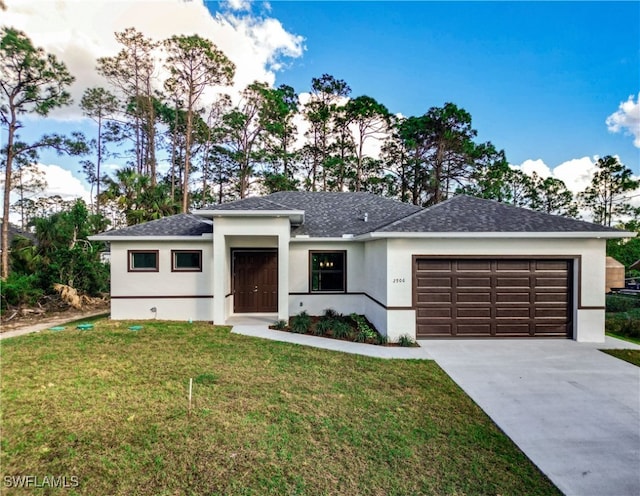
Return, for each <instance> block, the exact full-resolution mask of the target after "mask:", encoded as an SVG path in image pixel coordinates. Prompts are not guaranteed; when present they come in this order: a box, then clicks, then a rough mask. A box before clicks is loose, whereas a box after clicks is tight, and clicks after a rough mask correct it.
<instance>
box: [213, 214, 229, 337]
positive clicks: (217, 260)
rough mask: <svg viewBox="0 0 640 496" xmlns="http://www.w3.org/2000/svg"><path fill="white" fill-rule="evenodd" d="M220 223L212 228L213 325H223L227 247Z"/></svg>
mask: <svg viewBox="0 0 640 496" xmlns="http://www.w3.org/2000/svg"><path fill="white" fill-rule="evenodd" d="M221 224H223V223H222V222H218V221H216V223H215V225H214V228H213V274H211V277H212V278H213V323H214V324H218V325H222V324H224V323H225V320H226V315H225V297H224V295H225V267H226V260H225V258H226V256H227V246H226V242H225V236H224V232H223V231H224V230H223V229H222V225H221Z"/></svg>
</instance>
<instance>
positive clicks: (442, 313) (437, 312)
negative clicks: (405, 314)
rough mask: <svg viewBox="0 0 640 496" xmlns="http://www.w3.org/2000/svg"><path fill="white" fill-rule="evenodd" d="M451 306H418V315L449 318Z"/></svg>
mask: <svg viewBox="0 0 640 496" xmlns="http://www.w3.org/2000/svg"><path fill="white" fill-rule="evenodd" d="M451 311H452V309H451V307H446V308H439V307H422V308H418V310H417V312H418V317H424V318H442V317H444V318H447V319H450V318H451Z"/></svg>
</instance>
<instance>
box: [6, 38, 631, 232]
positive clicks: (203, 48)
mask: <svg viewBox="0 0 640 496" xmlns="http://www.w3.org/2000/svg"><path fill="white" fill-rule="evenodd" d="M115 37H116V40H117V41H118V43H119V44H120V47H121V48H120V50H119V51H118V52H117V53H116V54H114V55H113V56H110V57H103V58H101V59H99V60H98V64H97V71H98V72H99V73H100V74H101V75H103V76H104V77H105V78H106V81H107V82H108V84H109V87H108V88H89V89H87V90H86V91H85V94H84V96H83V98H82V102H81V107H82V109H83V111H84V113H85V115H86V116H88V117H90V118H91V119H93V120H94V121H95V123H96V126H97V133H96V139H95V140H94V142H93V150H94V157H95V159H94V160H83V161H81V162H80V163H81V165H82V167H83V169H84V172H85V174H86V176H87V178H88V181H89V183H90V184H91V185H92V187H93V186H94V185H95V187H96V188H95V189H96V198H97V199H96V203H95V208H96V210H95V211H96V212H98V213H99V212H101V211H102V210H103V202H109V204H108V205H106V204H104V209H105V213H106V214H107V215H112V216H113V218H114V220H117V219H118V218H119V217H120V218H123V219H124V222H126V223H136V222H140V221H142V220H145V219H147V218H148V217H149V218H153V217H154V216H158V215H164V214H165V213H170V212H174V211H176V204H179V205H181V209H180V210H181V211H188V210H189V208H191V207H193V206H195V207H196V208H201V207H203V206H205V205H207V204H210V203H212V202H214V203H215V202H224V201H229V200H234V199H238V198H244V197H246V196H248V195H250V194H256V193H258V192H265V191H266V192H273V191H281V190H294V189H298V188H304V189H307V190H311V191H369V192H373V193H376V194H381V195H386V196H389V197H393V198H398V199H399V200H401V201H405V202H411V203H414V204H416V205H422V206H429V205H433V204H436V203H439V202H441V201H443V200H445V199H447V198H449V197H450V196H452V195H454V194H459V193H466V194H471V195H476V196H480V197H484V198H491V199H495V200H498V201H502V202H508V203H511V204H514V205H517V206H523V207H527V208H532V209H536V210H541V211H544V212H548V213H556V214H561V215H568V216H576V215H578V213H579V212H578V209H577V206H576V205H577V203H576V201H575V199H574V198H573V195H572V193H571V192H570V191H569V190H568V189H567V188H566V185H564V183H562V182H561V181H559V180H557V179H553V178H545V179H543V178H540V177H537V176H535V175H534V176H530V175H527V174H525V173H523V172H522V171H520V170H518V169H516V168H513V167H510V166H509V164H508V161H507V159H506V156H505V153H504V151H503V150H500V149H498V148H496V147H495V146H494V145H493V144H492V143H490V142H486V143H482V142H477V141H476V138H477V134H478V133H477V131H476V129H475V128H474V127H473V125H472V119H471V115H470V114H469V113H468V112H467V111H466V110H465V109H462V108H460V107H458V106H456V105H455V104H453V103H445V104H444V105H443V106H441V107H440V106H433V107H431V108H429V109H427V111H426V112H425V113H424V114H422V115H419V116H399V115H395V116H394V115H392V114H391V113H390V112H389V110H388V109H387V108H386V107H385V105H384V104H383V103H382V102H378V101H377V100H375V99H374V98H373V97H370V96H367V95H359V96H355V97H352V95H351V88H350V87H349V85H348V84H347V82H346V81H344V80H342V79H339V78H337V77H335V76H333V75H331V74H322V75H321V76H319V77H316V78H313V79H312V80H311V81H310V86H309V88H306V89H304V88H303V91H304V90H306V91H305V93H307V94H306V96H305V97H304V98H299V96H298V94H297V93H296V90H295V89H294V88H292V87H290V86H287V85H280V86H278V87H273V88H272V87H269V86H268V85H267V84H265V83H263V82H254V83H252V84H250V85H249V86H247V88H245V89H244V91H243V92H242V93H241V94H240V95H237V97H235V98H231V97H230V96H229V95H225V94H224V93H223V90H224V89H225V87H226V86H228V85H230V84H231V83H232V81H233V77H234V72H235V66H234V65H233V63H232V62H231V61H230V60H229V59H228V58H227V57H226V56H225V54H224V53H222V52H221V51H220V50H219V49H218V48H217V47H216V46H215V45H214V44H213V42H211V41H210V40H206V39H204V38H201V37H199V36H197V35H193V36H174V37H172V38H170V39H168V40H164V41H158V40H151V39H149V38H147V37H145V36H144V35H143V34H142V33H140V32H138V31H136V30H135V29H134V28H129V29H126V30H125V31H123V32H120V33H115ZM7 46H9V45H7ZM40 55H41V56H42V57H44V54H42V53H41V54H40ZM6 58H7V60H8V61H9V62H11V60H12V59H11V57H6ZM45 58H46V57H45ZM47 60H55V59H47ZM160 60H163V61H164V63H163V65H162V66H161V65H160V62H159V61H160ZM43 63H45V62H43ZM56 64H58V65H57V66H56V67H57V68H58V69H60V64H59V63H57V61H56ZM7 67H9V64H5V65H4V66H3V70H4V71H7V70H8V69H7ZM62 67H63V66H62ZM65 70H66V69H65ZM61 78H62V79H63V81H61V82H60V85H59V86H60V88H63V87H64V86H65V85H68V84H69V83H70V81H72V79H73V78H72V76H71V75H69V74H68V73H67V74H66V75H61ZM9 79H10V78H9V77H6V78H3V84H4V86H3V88H4V87H7V83H4V81H5V80H7V81H8V80H9ZM60 88H59V89H58V91H62V90H61V89H60ZM5 94H6V92H5ZM64 95H66V96H64V97H63V96H62V94H61V95H58V97H56V96H55V94H53V93H52V94H51V97H52V102H56V101H57V100H59V102H58V103H55V104H53V106H55V105H62V104H65V103H67V100H68V94H66V93H64ZM56 98H57V100H56ZM4 108H5V109H9V106H7V105H5V106H4ZM49 108H52V107H48V106H47V105H45V106H44V107H43V109H45V110H43V112H41V113H44V114H45V115H46V112H48V110H47V109H49ZM34 109H35V107H34ZM33 111H35V110H33ZM3 116H5V117H6V118H5V122H6V123H8V122H9V120H10V119H11V114H10V112H9V113H7V112H5V113H4V114H3ZM7 126H8V124H7ZM8 127H9V126H8ZM15 131H16V128H15V127H14V129H13V130H12V131H11V133H9V136H10V138H11V139H12V140H13V141H14V143H13V145H12V146H11V147H8V148H5V150H4V151H3V153H4V154H5V155H6V156H7V157H8V158H9V155H10V160H8V161H11V162H14V161H15V160H17V158H16V157H17V156H21V157H22V158H21V160H22V161H23V162H24V163H25V167H26V166H27V164H30V163H33V161H34V160H35V157H36V152H37V149H38V147H41V146H54V147H56V148H58V149H60V150H64V149H65V148H67V149H69V150H71V148H73V142H72V140H71V139H68V140H66V139H64V138H62V137H55V136H51V137H45V138H43V140H42V141H40V142H38V143H36V144H35V145H28V144H24V143H20V142H19V141H16V140H15ZM107 136H108V138H109V140H113V144H110V145H109V152H110V156H113V157H116V158H118V159H121V158H122V155H120V156H118V153H119V152H122V150H123V148H130V150H128V154H127V156H126V158H127V159H128V160H127V162H128V167H127V168H123V169H121V170H120V171H117V172H116V173H114V174H112V177H110V178H108V179H106V180H107V184H108V187H107V190H108V191H106V190H105V189H104V188H103V182H102V181H103V180H105V177H104V174H103V172H102V171H103V165H104V160H105V157H106V156H107V155H106V154H107V149H106V147H105V143H106V142H107V141H106V140H105V137H107ZM77 150H79V148H77ZM609 159H610V157H609V158H607V160H609ZM603 160H604V159H603ZM611 160H613V159H611ZM600 162H602V161H600ZM158 165H160V166H161V167H160V169H159V168H158ZM15 167H16V165H15V164H14V167H13V168H14V169H15ZM607 167H609V169H611V167H613V165H611V164H610V166H607ZM622 167H624V166H622ZM10 169H11V168H10ZM25 170H26V169H25ZM159 170H160V171H161V172H162V173H159ZM120 172H121V174H119V173H120ZM132 174H135V180H133V179H132V178H133V177H134V176H132ZM612 174H613V175H614V176H615V175H616V174H618V175H619V174H621V173H620V172H616V171H614V170H613V169H612ZM125 176H126V178H129V183H131V181H133V183H132V184H135V187H133V186H132V187H133V189H134V190H137V191H138V192H137V193H136V195H135V198H136V201H133V200H132V199H131V197H127V195H128V194H129V193H127V191H129V190H128V189H127V187H124V184H126V183H127V181H124V179H125ZM608 177H609V176H607V175H606V174H604V173H601V174H599V175H597V177H596V178H594V180H597V182H598V185H602V184H610V186H609V187H608V189H607V187H605V188H604V190H602V189H601V188H600V186H596V185H595V184H594V185H592V186H591V187H590V188H588V189H587V191H585V192H584V193H583V194H582V195H581V196H580V201H581V204H580V205H581V208H582V211H583V212H584V211H585V210H588V211H591V212H592V213H593V215H594V218H595V219H596V220H598V221H599V222H603V223H607V224H609V223H612V222H613V221H614V220H615V219H616V218H617V217H619V216H620V215H621V214H622V213H623V212H624V211H625V209H624V208H623V206H624V205H621V206H619V207H618V206H617V205H618V204H619V203H621V204H626V196H627V195H626V193H625V192H626V191H628V189H625V188H627V187H628V188H635V187H637V183H635V182H633V180H632V178H630V176H629V177H627V179H625V180H622V179H621V184H622V186H620V187H621V188H622V190H617V189H615V187H613V184H614V183H613V182H611V181H609V183H607V181H608V179H607V178H608ZM114 185H120V187H116V186H114ZM624 185H626V186H624ZM12 187H13V188H15V190H16V191H19V190H20V188H21V187H22V189H23V190H25V191H26V190H27V187H28V185H24V184H23V185H22V186H20V185H17V184H16V183H15V181H14V182H13V183H12ZM603 191H604V192H603ZM609 192H610V193H609ZM92 193H93V190H92ZM607 194H609V196H606V195H607ZM603 195H605V196H603ZM163 196H166V197H167V201H161V198H162V197H163ZM20 205H21V206H20V208H22V209H23V211H24V212H30V211H31V210H34V209H35V208H37V207H36V206H35V203H34V204H33V205H31V204H30V203H29V201H28V199H24V200H23V201H21V203H20ZM142 205H145V207H144V208H149V209H150V213H149V215H148V216H147V215H146V214H134V213H133V209H135V208H143V207H142ZM114 209H115V210H114ZM118 209H121V211H120V213H118ZM121 214H122V215H121Z"/></svg>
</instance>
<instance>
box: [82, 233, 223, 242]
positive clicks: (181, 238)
mask: <svg viewBox="0 0 640 496" xmlns="http://www.w3.org/2000/svg"><path fill="white" fill-rule="evenodd" d="M89 239H90V240H91V241H195V242H200V241H212V240H213V234H211V233H208V234H202V235H201V236H102V235H100V234H96V235H95V236H89Z"/></svg>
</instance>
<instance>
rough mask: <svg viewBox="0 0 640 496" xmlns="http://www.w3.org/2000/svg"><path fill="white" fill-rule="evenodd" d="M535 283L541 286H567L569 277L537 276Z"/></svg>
mask: <svg viewBox="0 0 640 496" xmlns="http://www.w3.org/2000/svg"><path fill="white" fill-rule="evenodd" d="M534 284H535V286H536V287H539V288H558V287H561V288H566V287H567V278H566V277H536V278H535V279H534Z"/></svg>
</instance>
